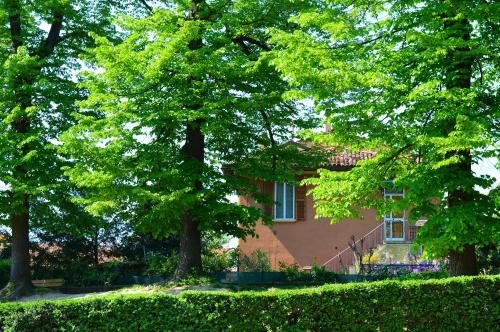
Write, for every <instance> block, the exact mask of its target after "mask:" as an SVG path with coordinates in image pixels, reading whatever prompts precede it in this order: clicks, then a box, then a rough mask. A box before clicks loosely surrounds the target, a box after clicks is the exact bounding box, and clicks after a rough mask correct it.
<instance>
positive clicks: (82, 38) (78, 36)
mask: <svg viewBox="0 0 500 332" xmlns="http://www.w3.org/2000/svg"><path fill="white" fill-rule="evenodd" d="M111 3H112V2H103V1H90V0H89V1H58V0H53V1H26V0H2V1H0V66H1V70H0V84H1V86H2V89H1V92H0V120H1V121H0V180H1V182H2V185H3V186H5V187H6V189H4V190H1V191H0V218H1V221H2V222H3V223H6V224H10V227H11V231H12V264H11V273H10V283H11V284H12V286H9V287H6V288H5V289H4V292H2V293H3V294H5V293H6V291H7V290H8V289H11V288H13V292H12V294H11V297H18V296H22V295H25V294H28V293H30V292H31V290H32V284H31V273H30V265H29V264H30V255H29V228H30V223H36V222H38V221H41V220H42V219H44V218H46V219H49V220H50V216H56V218H57V219H60V215H61V214H64V210H65V209H66V208H67V207H68V206H73V205H74V204H73V203H71V202H70V200H69V197H70V195H71V194H70V190H71V189H70V188H69V187H66V184H68V182H67V181H65V178H64V177H63V175H62V172H61V171H60V168H61V167H62V166H63V165H66V164H68V161H67V160H64V159H62V158H60V156H59V154H58V153H57V152H56V150H55V146H56V145H57V144H58V142H57V138H58V136H59V134H60V133H61V132H62V131H63V130H65V129H67V128H68V127H69V126H70V125H71V124H72V118H71V117H70V116H69V115H70V114H71V113H72V112H75V111H77V109H76V108H75V107H74V101H75V100H78V99H81V98H83V96H84V92H83V91H82V90H81V89H79V88H77V86H76V81H75V79H74V77H73V76H74V73H75V70H76V69H77V68H78V67H79V62H78V56H79V55H80V54H82V53H84V51H85V48H87V47H89V46H92V43H93V39H91V38H89V36H88V34H89V33H90V32H95V33H100V34H103V35H109V36H111V35H112V34H113V33H114V28H113V26H112V25H111V24H110V21H109V18H110V13H111V12H112V10H113V8H114V10H117V9H119V8H125V6H126V4H125V3H126V2H122V3H121V4H120V5H116V4H114V5H112V4H111ZM75 217H76V216H75ZM51 222H54V221H53V220H52V221H51Z"/></svg>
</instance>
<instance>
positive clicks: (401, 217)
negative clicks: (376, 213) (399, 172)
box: [384, 181, 406, 241]
mask: <svg viewBox="0 0 500 332" xmlns="http://www.w3.org/2000/svg"><path fill="white" fill-rule="evenodd" d="M388 183H390V184H391V186H390V188H389V189H384V199H392V200H396V201H397V200H400V199H401V198H403V196H404V192H403V190H399V189H397V188H395V187H394V186H392V181H388ZM405 217H406V211H396V212H392V211H391V212H389V213H388V214H387V215H385V216H384V224H385V225H384V228H385V232H384V235H385V236H384V237H385V239H386V240H399V241H401V240H404V237H405V233H404V221H405Z"/></svg>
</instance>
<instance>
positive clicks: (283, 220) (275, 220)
mask: <svg viewBox="0 0 500 332" xmlns="http://www.w3.org/2000/svg"><path fill="white" fill-rule="evenodd" d="M273 221H274V222H296V221H297V220H296V219H273Z"/></svg>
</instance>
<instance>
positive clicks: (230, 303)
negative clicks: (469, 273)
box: [0, 276, 500, 332]
mask: <svg viewBox="0 0 500 332" xmlns="http://www.w3.org/2000/svg"><path fill="white" fill-rule="evenodd" d="M499 286H500V276H482V277H461V278H448V279H441V280H427V281H394V280H387V281H380V282H371V283H369V282H365V283H353V284H343V285H326V286H321V287H316V288H308V289H300V290H277V291H267V292H241V293H227V292H199V291H198V292H194V291H190V292H185V293H183V294H181V295H178V296H173V295H166V294H163V295H162V294H143V295H121V296H118V295H114V296H103V297H94V298H84V299H72V300H62V301H51V302H48V301H44V302H34V303H5V304H1V305H0V327H1V328H2V329H3V330H6V331H30V332H34V331H403V330H405V331H495V330H498V328H499V326H500V309H499V306H500V301H499V300H500V296H499V292H500V290H499V289H500V287H499Z"/></svg>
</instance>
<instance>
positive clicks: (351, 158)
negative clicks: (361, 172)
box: [328, 151, 376, 166]
mask: <svg viewBox="0 0 500 332" xmlns="http://www.w3.org/2000/svg"><path fill="white" fill-rule="evenodd" d="M332 152H333V153H334V155H333V156H331V157H328V165H331V166H356V164H357V163H358V161H360V160H368V159H372V158H373V157H375V155H376V152H373V151H358V152H349V151H342V152H335V151H332Z"/></svg>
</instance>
